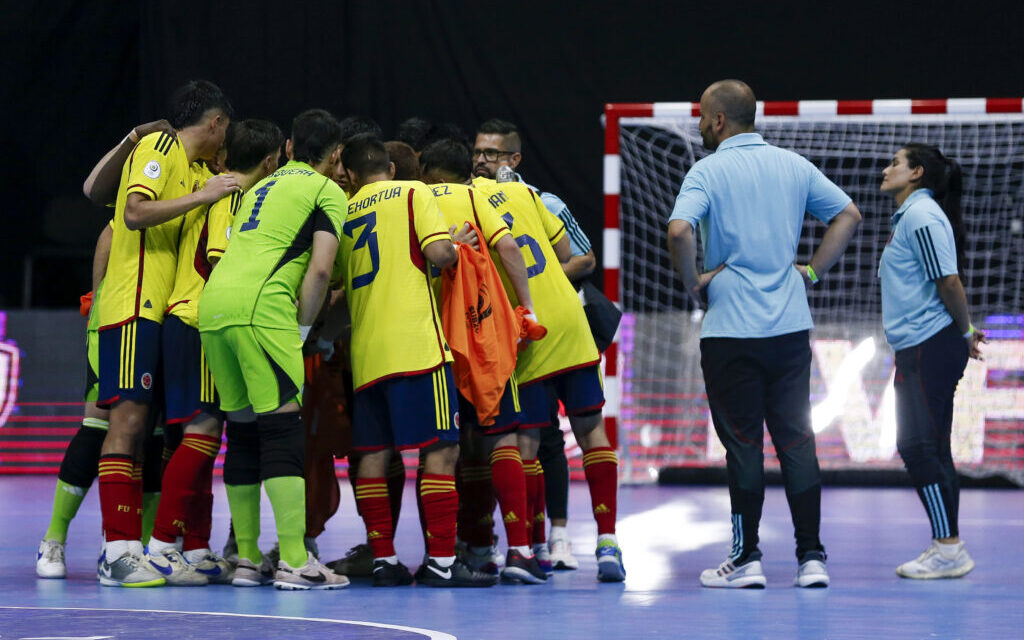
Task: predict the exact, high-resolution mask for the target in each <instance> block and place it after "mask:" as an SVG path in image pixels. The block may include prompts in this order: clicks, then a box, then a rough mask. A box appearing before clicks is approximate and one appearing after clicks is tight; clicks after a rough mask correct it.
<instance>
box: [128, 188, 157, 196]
mask: <svg viewBox="0 0 1024 640" xmlns="http://www.w3.org/2000/svg"><path fill="white" fill-rule="evenodd" d="M136 187H138V188H139V189H145V190H146V191H148V192H150V193H151V194H153V197H152V198H151V200H156V199H157V195H156V191H153V190H152V189H150V188H149V187H147V186H146V185H144V184H133V185H131V186H130V187H128V191H131V190H132V189H134V188H136Z"/></svg>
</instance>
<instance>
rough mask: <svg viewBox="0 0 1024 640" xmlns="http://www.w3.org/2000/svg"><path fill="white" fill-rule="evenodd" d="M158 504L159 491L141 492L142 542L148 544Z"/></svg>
mask: <svg viewBox="0 0 1024 640" xmlns="http://www.w3.org/2000/svg"><path fill="white" fill-rule="evenodd" d="M158 506H160V492H159V491H156V492H153V493H143V494H142V544H144V545H145V544H149V538H150V536H152V535H153V523H154V522H156V508H157V507H158Z"/></svg>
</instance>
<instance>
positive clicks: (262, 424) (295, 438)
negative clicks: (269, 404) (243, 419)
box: [256, 411, 306, 480]
mask: <svg viewBox="0 0 1024 640" xmlns="http://www.w3.org/2000/svg"><path fill="white" fill-rule="evenodd" d="M256 427H257V430H258V431H259V439H260V478H261V479H262V480H268V479H270V478H281V477H288V476H298V477H302V475H303V473H302V472H303V466H304V463H305V454H306V432H305V430H304V429H303V427H302V417H301V416H300V415H299V413H298V412H297V411H295V412H291V413H271V414H266V415H261V416H257V418H256Z"/></svg>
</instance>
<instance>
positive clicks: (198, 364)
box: [149, 119, 284, 584]
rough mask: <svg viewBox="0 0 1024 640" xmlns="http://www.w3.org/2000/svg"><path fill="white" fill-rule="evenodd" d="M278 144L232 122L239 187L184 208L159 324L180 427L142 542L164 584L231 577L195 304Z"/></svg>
mask: <svg viewBox="0 0 1024 640" xmlns="http://www.w3.org/2000/svg"><path fill="white" fill-rule="evenodd" d="M283 142H284V136H283V135H282V134H281V130H280V129H278V127H277V125H275V124H274V123H272V122H267V121H266V120H253V119H250V120H242V121H240V122H239V121H235V122H232V123H231V126H230V127H229V128H228V132H227V136H226V138H225V140H224V150H226V156H225V159H224V162H225V168H226V171H227V173H228V174H229V175H231V176H232V177H234V178H235V180H236V181H237V182H238V185H239V188H240V189H241V190H240V191H234V192H232V193H231V194H230V195H229V196H226V197H224V198H221V199H220V200H218V201H217V202H215V203H213V204H212V205H210V206H209V207H201V208H199V209H193V210H192V211H190V212H188V213H187V214H185V219H184V223H183V228H182V231H181V242H180V244H179V246H178V256H179V259H178V268H177V272H176V274H175V278H174V289H173V290H172V292H171V296H170V300H169V305H168V308H167V317H166V318H165V319H164V329H163V371H164V391H165V396H166V400H167V402H166V409H167V423H168V424H177V425H181V426H183V430H184V437H183V438H182V441H181V444H180V445H178V447H177V448H176V449H175V451H174V454H173V455H172V456H171V459H170V460H169V461H168V462H167V467H166V469H165V471H164V476H163V489H162V491H161V494H162V497H161V500H160V507H159V508H158V509H157V514H156V522H155V523H154V529H153V536H152V538H151V539H150V542H149V552H150V553H151V554H156V553H160V554H163V555H164V556H165V557H166V558H167V560H168V561H169V562H170V564H171V566H172V567H173V568H174V572H173V573H172V574H171V576H168V577H167V582H168V584H205V583H206V582H207V581H211V582H221V583H223V582H230V581H231V568H230V566H229V565H228V563H227V562H225V560H224V559H223V558H221V557H220V556H217V555H216V554H214V553H213V552H212V551H211V550H210V526H211V517H212V513H211V512H212V509H213V493H212V486H211V482H212V476H213V462H214V459H215V458H216V457H217V453H218V452H219V451H220V442H221V426H222V425H223V423H224V414H223V413H222V412H221V410H220V407H218V406H217V405H218V403H217V389H216V386H215V383H214V379H213V377H212V376H211V375H210V368H209V367H208V366H207V362H206V356H205V354H204V353H203V348H202V345H201V344H200V338H199V328H198V325H199V318H198V313H197V307H198V304H199V296H200V294H201V293H202V292H203V287H204V286H205V285H206V281H207V279H208V278H209V277H210V274H211V272H212V270H213V267H214V265H216V264H217V261H218V260H220V257H221V256H222V255H223V254H224V251H225V249H226V248H227V246H228V238H229V237H230V235H231V225H232V222H233V220H234V217H235V213H236V212H237V211H238V207H239V204H240V203H241V201H242V193H243V191H244V190H248V189H249V188H250V187H252V185H254V184H256V183H257V182H259V181H260V180H262V179H263V178H265V177H266V176H268V175H269V174H271V173H273V171H275V170H276V169H277V163H278V156H279V155H280V153H281V144H282V143H283ZM221 155H223V154H221ZM178 538H181V540H182V542H181V546H180V547H179V546H178V544H177V539H178Z"/></svg>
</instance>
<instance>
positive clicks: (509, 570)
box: [501, 567, 547, 584]
mask: <svg viewBox="0 0 1024 640" xmlns="http://www.w3.org/2000/svg"><path fill="white" fill-rule="evenodd" d="M501 579H502V580H516V581H518V582H522V583H524V584H544V583H546V582H547V580H541V579H540V578H538V577H536V576H535V575H533V574H532V573H530V572H529V571H527V570H526V569H520V568H518V567H505V568H504V569H502V570H501Z"/></svg>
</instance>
